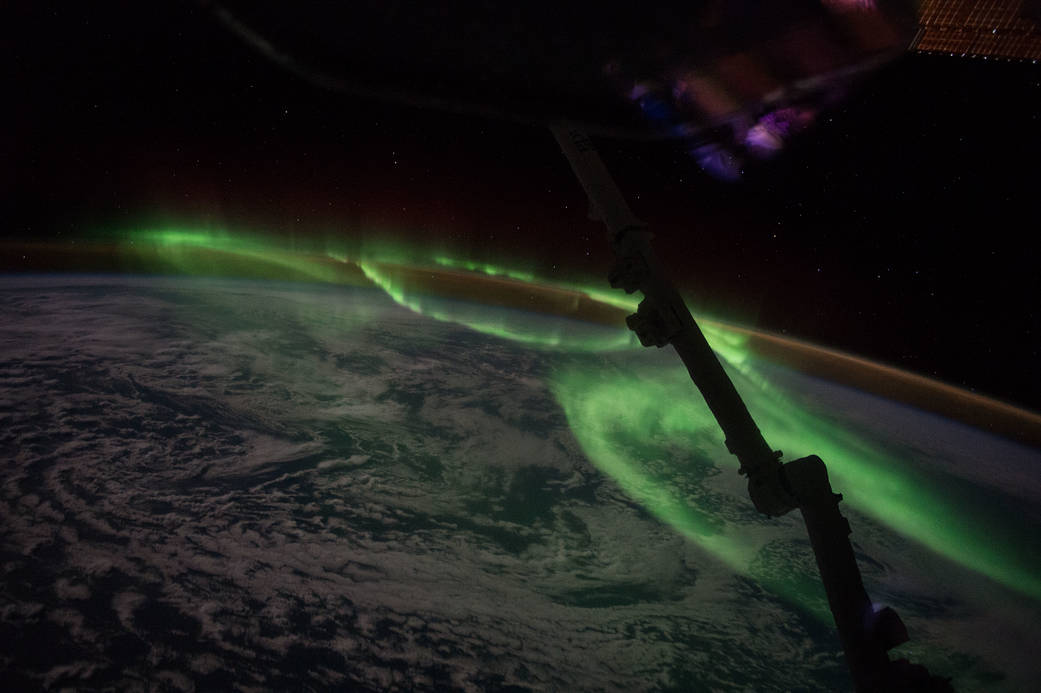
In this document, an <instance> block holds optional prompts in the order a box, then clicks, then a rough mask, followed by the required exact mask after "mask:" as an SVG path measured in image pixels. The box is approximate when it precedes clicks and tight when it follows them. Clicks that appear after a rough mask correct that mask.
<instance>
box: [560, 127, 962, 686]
mask: <svg viewBox="0 0 1041 693" xmlns="http://www.w3.org/2000/svg"><path fill="white" fill-rule="evenodd" d="M550 129H551V130H552V132H553V135H554V136H555V137H556V139H557V142H558V143H559V145H560V148H561V150H562V151H563V153H564V155H565V156H566V157H567V159H568V161H569V162H570V164H571V168H572V170H573V171H574V173H575V176H576V177H577V178H578V180H579V182H580V183H581V185H582V188H583V189H584V190H585V192H586V195H587V196H588V197H589V202H590V209H591V212H592V214H593V216H594V217H595V218H597V219H599V220H600V221H601V222H603V223H604V225H605V226H606V227H607V236H608V240H609V242H610V243H611V247H612V249H613V250H614V254H615V257H616V261H615V264H614V266H613V267H612V268H611V270H610V273H609V275H608V280H609V282H610V284H611V286H612V287H614V288H618V289H623V290H624V291H625V292H626V293H629V294H631V293H634V292H636V291H639V292H640V293H641V294H643V297H644V298H643V300H642V301H640V303H639V306H638V308H637V311H636V313H634V314H632V315H630V316H629V317H628V318H626V324H627V325H628V326H629V329H631V330H632V331H633V332H635V333H636V336H637V337H638V338H639V340H640V343H641V344H643V345H644V346H646V347H649V346H655V347H664V346H666V345H671V346H672V347H673V348H674V349H675V351H676V353H677V354H678V355H679V357H680V359H681V360H682V361H683V364H684V366H686V368H687V371H688V372H689V373H690V377H691V379H692V380H693V381H694V384H695V385H696V386H697V388H698V390H700V391H701V394H702V395H703V396H704V398H705V403H706V404H707V405H708V408H709V409H710V410H711V412H712V415H713V416H714V417H715V419H716V422H717V423H718V424H719V426H720V428H721V429H723V433H724V435H725V436H726V448H727V450H728V451H729V452H730V453H731V454H733V455H735V456H736V457H737V459H738V461H739V463H740V468H739V470H738V471H739V473H741V474H743V475H745V476H747V477H748V495H749V496H750V497H751V499H752V503H753V504H754V505H755V507H756V509H757V510H758V511H759V512H761V513H763V514H764V515H767V516H770V517H777V516H780V515H784V514H786V513H788V512H790V511H792V510H795V509H796V508H798V510H799V512H800V513H801V514H802V517H803V519H804V520H805V522H806V530H807V533H808V534H809V538H810V544H811V546H812V548H813V553H814V556H815V558H816V561H817V567H818V569H819V571H820V576H821V581H822V582H823V584H824V590H825V593H826V594H827V598H828V605H829V606H830V608H831V613H832V615H833V616H834V618H835V626H836V629H837V630H838V635H839V640H840V641H841V643H842V649H843V651H844V653H845V658H846V664H847V666H848V667H849V671H850V674H851V676H852V679H853V684H854V689H855V690H856V691H857V692H858V693H865V692H871V693H874V692H891V691H892V692H896V691H937V692H939V691H953V687H952V686H951V684H950V681H949V680H948V679H946V678H942V677H939V676H934V675H932V674H930V673H929V671H928V670H927V669H926V668H925V667H923V666H921V665H916V664H912V663H910V662H908V661H907V660H905V659H896V660H891V659H890V658H889V654H888V652H889V650H890V649H892V648H893V647H895V646H897V645H899V644H902V643H904V642H907V641H908V639H909V638H908V633H907V629H906V628H905V626H904V624H903V622H902V621H901V620H900V617H899V616H898V615H897V613H896V612H895V611H894V610H893V609H892V608H890V607H884V608H881V609H878V610H876V608H875V607H874V605H873V604H872V602H871V599H870V598H869V597H868V594H867V591H866V590H865V589H864V583H863V580H862V579H861V576H860V569H859V568H858V567H857V561H856V557H855V555H854V553H853V546H852V544H851V542H850V538H849V537H850V534H851V528H850V525H849V522H848V521H847V520H846V518H845V517H844V516H843V515H842V512H841V511H840V510H839V503H840V501H842V495H841V494H838V493H835V492H834V491H833V490H832V487H831V483H830V482H829V480H828V470H827V467H826V465H825V464H824V461H823V460H821V458H820V457H818V456H816V455H810V456H808V457H803V458H800V459H796V460H791V461H789V462H782V461H781V458H782V453H781V451H780V450H773V449H772V448H771V447H770V446H769V445H768V444H767V442H766V439H765V438H764V437H763V434H762V433H761V432H760V431H759V427H758V426H757V425H756V423H755V421H754V420H753V419H752V416H751V414H750V413H749V411H748V408H747V407H746V406H745V403H744V401H743V400H742V399H741V395H740V394H738V392H737V389H736V388H735V387H734V384H733V382H732V381H731V380H730V377H729V376H728V375H727V374H726V372H725V371H724V370H723V367H722V365H721V364H720V362H719V359H718V358H716V355H715V353H714V352H713V351H712V348H711V347H710V346H709V344H708V341H707V340H706V339H705V336H704V334H703V333H702V332H701V329H700V328H699V327H698V324H697V323H696V322H695V320H694V317H693V316H692V315H691V313H690V310H689V309H688V308H687V306H686V304H685V303H684V301H683V298H682V297H681V296H680V294H679V292H678V291H677V290H676V287H675V286H674V285H673V284H672V282H671V281H670V280H669V278H668V277H667V276H666V274H665V272H664V271H663V269H662V266H661V264H660V263H659V262H658V261H657V259H656V258H655V255H654V253H653V252H652V250H651V246H650V243H649V241H650V239H651V236H652V234H651V233H650V232H649V231H648V230H647V225H646V224H644V223H643V222H642V221H640V220H639V219H637V218H636V217H635V216H634V215H633V213H632V211H631V210H630V209H629V206H628V204H627V203H626V201H625V198H624V197H623V196H622V193H621V191H620V190H619V188H618V186H617V185H616V184H615V182H614V179H613V178H612V177H611V175H610V173H609V172H608V170H607V167H606V166H605V165H604V163H603V160H602V159H601V158H600V155H599V154H598V153H597V150H596V148H595V147H594V145H593V142H592V140H591V139H590V137H589V136H588V135H587V134H586V133H585V132H584V131H583V130H582V129H581V128H579V127H577V126H575V125H569V124H568V123H566V122H561V123H556V124H553V125H551V126H550Z"/></svg>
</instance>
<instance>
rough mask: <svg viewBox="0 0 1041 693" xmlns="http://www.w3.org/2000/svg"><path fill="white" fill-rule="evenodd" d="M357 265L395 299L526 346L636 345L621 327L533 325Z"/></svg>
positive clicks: (513, 313) (375, 266) (523, 316)
mask: <svg viewBox="0 0 1041 693" xmlns="http://www.w3.org/2000/svg"><path fill="white" fill-rule="evenodd" d="M358 266H359V267H360V268H361V269H362V271H363V272H364V273H365V276H366V277H368V278H369V279H370V280H371V281H372V283H374V284H375V285H376V286H378V287H380V288H381V289H383V290H384V291H386V292H387V295H388V296H390V297H391V298H393V299H394V301H395V302H396V303H398V304H399V305H401V306H404V307H406V308H408V309H409V310H412V311H414V312H416V313H419V314H421V315H425V316H426V317H429V318H433V319H435V320H439V321H441V322H451V323H456V324H458V325H462V326H465V327H467V328H469V329H471V330H474V331H475V332H480V333H481V334H486V335H490V336H493V337H498V338H500V339H507V340H510V341H513V342H519V343H521V344H525V345H527V346H531V347H536V348H541V349H553V350H562V351H569V352H576V351H578V352H582V351H616V350H619V349H634V348H637V347H638V346H639V343H638V342H637V340H636V337H635V336H634V335H633V334H632V333H631V332H629V331H628V330H626V329H624V328H609V327H600V326H588V327H584V328H579V327H578V326H577V325H576V324H575V323H574V322H572V321H568V320H560V319H558V323H559V324H558V327H557V328H556V329H546V325H545V324H544V323H545V322H546V321H550V322H552V320H551V319H549V318H547V319H546V321H543V324H539V325H535V323H533V321H532V320H531V316H530V315H529V314H527V313H524V312H522V311H519V310H509V309H503V308H495V307H485V306H481V305H478V304H476V303H469V302H460V301H447V300H443V299H438V298H436V297H432V296H429V295H424V294H422V293H420V292H416V291H410V290H409V287H408V286H407V285H406V284H405V283H403V282H398V281H396V280H395V277H394V273H393V271H388V269H387V268H385V267H382V266H381V265H380V264H379V263H376V262H368V261H364V260H363V261H360V262H358Z"/></svg>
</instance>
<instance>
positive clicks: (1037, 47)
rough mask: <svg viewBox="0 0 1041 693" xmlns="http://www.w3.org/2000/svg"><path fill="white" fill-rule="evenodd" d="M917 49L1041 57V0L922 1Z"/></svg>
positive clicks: (997, 56)
mask: <svg viewBox="0 0 1041 693" xmlns="http://www.w3.org/2000/svg"><path fill="white" fill-rule="evenodd" d="M918 23H919V28H918V33H917V34H916V35H915V38H914V40H913V41H912V42H911V50H916V51H921V52H927V53H949V54H952V55H964V56H977V57H988V58H989V57H994V58H1008V59H1018V60H1038V59H1041V0H982V1H981V0H922V1H921V3H920V5H919V19H918Z"/></svg>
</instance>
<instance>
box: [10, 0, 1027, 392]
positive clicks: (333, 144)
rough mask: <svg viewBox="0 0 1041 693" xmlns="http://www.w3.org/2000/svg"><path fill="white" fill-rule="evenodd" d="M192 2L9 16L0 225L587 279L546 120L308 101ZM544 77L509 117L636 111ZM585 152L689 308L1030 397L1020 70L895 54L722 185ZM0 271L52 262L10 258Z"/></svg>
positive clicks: (387, 66)
mask: <svg viewBox="0 0 1041 693" xmlns="http://www.w3.org/2000/svg"><path fill="white" fill-rule="evenodd" d="M204 4H205V3H203V4H201V5H200V4H193V3H148V4H147V7H144V6H143V5H141V4H133V3H106V4H101V5H92V6H91V7H90V8H89V9H87V8H81V7H74V6H58V7H44V6H42V5H41V4H39V3H15V4H14V5H12V6H10V7H9V8H8V9H7V10H5V13H6V14H8V15H9V19H10V21H4V22H2V24H3V25H4V28H3V29H0V32H2V33H3V38H2V41H0V44H2V46H3V48H2V50H3V51H4V53H5V60H4V63H5V65H7V66H8V69H7V70H5V73H4V77H3V79H4V82H5V86H6V88H5V89H4V93H5V94H6V95H7V98H6V99H5V101H6V102H7V104H6V106H5V107H4V109H3V115H2V116H0V117H2V118H3V123H4V126H3V128H0V158H2V160H3V162H4V163H3V165H0V176H2V178H0V183H2V185H3V188H4V190H5V191H6V194H5V195H4V196H3V199H2V200H0V204H2V205H3V215H4V216H3V218H4V219H5V224H4V229H3V235H4V236H5V237H6V238H7V239H8V240H18V241H26V240H29V241H33V242H47V243H61V244H67V243H72V242H74V241H78V242H85V241H86V240H87V239H89V238H90V237H91V236H92V234H97V233H99V232H102V231H108V230H112V229H132V228H146V227H156V226H168V225H171V224H173V225H177V226H179V227H186V228H190V227H200V228H228V229H232V230H237V231H254V230H255V231H263V232H267V233H275V234H285V235H288V236H294V237H295V236H302V237H307V236H316V235H320V234H329V233H343V234H362V235H366V236H369V237H378V238H386V239H394V240H396V241H400V242H403V243H413V244H420V245H427V246H430V247H436V248H438V249H442V250H446V251H448V252H450V253H452V254H454V255H457V256H465V257H467V258H470V259H479V260H484V261H493V262H496V263H499V264H504V265H511V264H513V265H516V266H520V267H525V268H529V269H533V270H535V272H536V273H537V274H539V275H540V276H545V277H546V278H547V279H568V280H582V281H588V282H604V283H605V284H606V281H605V280H604V279H603V278H604V277H605V275H606V271H607V269H608V267H609V266H610V263H611V256H610V251H609V248H608V246H607V244H606V242H605V239H604V236H603V230H602V228H601V227H600V225H599V224H598V223H595V222H592V221H590V220H589V219H588V218H587V209H588V205H587V203H586V201H585V199H584V196H583V194H582V192H581V190H580V188H579V187H578V185H577V183H576V181H575V180H574V178H573V177H572V175H571V172H570V169H569V168H568V165H567V162H566V161H565V160H564V158H563V157H562V155H561V154H560V152H559V150H558V149H557V147H556V144H555V142H554V140H553V138H552V136H551V135H550V134H549V132H548V131H546V130H545V129H543V128H541V127H539V126H537V125H533V124H531V123H524V122H511V121H510V120H508V119H507V120H504V119H495V118H483V117H478V116H476V115H473V114H469V115H467V114H462V115H460V114H453V113H447V112H438V111H431V110H429V109H421V108H416V107H408V106H403V105H400V104H388V103H385V102H378V101H373V100H371V99H365V98H359V97H351V96H348V95H344V94H336V93H330V92H328V91H323V90H321V89H317V88H315V87H314V86H313V85H310V84H308V83H306V82H305V81H304V80H301V79H299V78H298V77H295V76H293V75H291V74H289V73H287V72H285V71H283V70H280V69H278V68H277V67H275V66H273V65H272V64H271V63H270V62H269V61H268V60H266V59H265V58H264V57H262V56H260V55H258V54H257V53H256V52H255V51H253V50H251V49H250V48H248V47H247V46H245V45H244V44H243V43H242V42H241V41H239V40H238V39H237V38H236V37H234V36H232V35H231V34H230V33H229V32H228V31H227V30H226V28H225V27H222V26H220V25H219V24H218V23H217V22H215V21H214V20H213V18H212V16H211V15H210V14H209V13H208V12H207V11H206V9H205V8H204V7H202V5H204ZM665 19H667V18H662V17H649V18H648V20H647V22H646V26H642V27H641V28H640V33H639V41H643V42H647V41H653V39H654V36H655V34H654V31H653V28H654V27H655V26H665V25H666V24H667V22H666V21H665ZM502 21H503V22H506V23H507V24H508V23H509V22H510V21H511V19H510V18H509V17H506V18H503V20H502ZM517 21H520V20H517ZM603 21H604V22H610V21H612V20H611V19H610V18H608V19H605V20H603ZM435 28H436V27H435ZM432 30H433V29H432ZM355 32H356V33H357V32H358V30H357V29H356V30H355ZM753 33H754V32H753ZM565 38H566V37H565ZM523 45H524V44H523V42H519V43H518V46H519V47H518V48H517V51H518V55H519V57H518V58H517V60H518V61H521V62H523V60H524V57H525V56H524V52H523ZM640 45H645V44H640ZM605 50H606V49H605ZM406 53H407V52H406ZM576 54H577V53H575V52H568V51H567V50H563V52H562V53H561V55H562V56H563V57H562V59H563V60H567V59H569V58H573V57H574V56H575V55H576ZM387 55H395V53H394V52H393V51H391V50H390V49H389V48H388V49H387V50H385V51H383V52H381V53H379V56H378V57H379V60H374V63H373V64H372V65H368V66H366V68H365V78H366V80H367V81H366V83H367V84H369V85H371V86H372V87H373V88H382V87H384V86H394V85H399V84H401V80H402V79H408V78H409V77H408V76H409V74H410V73H409V72H408V70H409V66H410V65H412V64H413V63H412V62H410V61H409V60H408V59H405V58H396V59H393V60H391V59H390V58H387V57H386V56H387ZM605 55H607V53H605ZM406 57H407V56H406ZM538 57H539V58H540V59H544V57H545V56H538ZM380 60H382V61H383V62H379V61H380ZM531 60H532V64H533V65H541V64H542V63H541V62H539V61H537V60H535V58H531ZM388 61H389V62H388ZM459 61H460V62H455V63H453V62H452V61H451V60H445V61H442V62H441V63H439V64H438V65H437V66H436V67H437V69H438V70H440V71H442V72H443V71H446V70H447V71H449V72H450V71H452V70H456V73H453V74H455V77H454V78H453V79H452V80H446V82H445V84H446V85H448V86H446V89H447V88H451V89H454V90H456V92H458V91H459V89H460V88H461V87H460V85H464V86H469V87H470V92H469V94H468V97H470V98H472V99H473V100H474V101H477V102H480V101H481V100H482V99H486V100H488V99H498V98H499V96H498V94H499V91H501V84H499V83H496V81H495V80H494V79H490V78H488V76H487V75H485V74H483V73H482V71H481V67H482V66H481V65H478V64H474V63H473V62H467V58H466V57H465V55H464V57H463V58H459ZM351 69H358V68H357V66H356V65H353V66H351ZM431 69H432V68H431V67H430V66H429V65H427V66H425V67H423V68H422V69H420V67H416V68H415V74H414V75H413V76H412V77H411V78H412V79H417V78H416V77H415V75H419V76H420V78H424V79H425V78H426V77H428V75H427V73H426V72H429V71H430V70H431ZM424 70H425V71H426V72H424ZM544 72H545V71H541V72H540V71H539V70H532V71H531V74H530V80H529V81H528V82H527V83H526V87H525V89H523V90H520V91H518V92H516V93H514V94H512V97H513V98H512V101H510V103H517V104H521V106H518V108H522V109H527V110H525V112H526V113H527V112H529V111H532V110H537V111H538V112H539V113H544V112H546V109H547V108H551V107H552V106H550V107H547V106H546V105H545V104H542V103H540V104H539V105H538V107H537V109H536V108H535V107H532V108H531V109H528V107H527V106H526V105H525V104H527V103H528V101H530V100H531V99H536V98H537V97H536V96H533V95H537V94H539V93H540V89H543V88H544V89H545V90H547V93H550V92H552V93H558V92H561V91H564V92H568V93H571V92H574V93H575V94H576V96H575V98H574V103H571V102H569V103H562V104H561V105H560V108H561V109H562V110H564V111H566V112H568V113H570V112H571V109H575V108H580V110H581V117H582V118H585V119H592V120H598V119H600V120H603V121H604V122H619V119H622V120H624V125H625V127H633V124H634V123H636V124H637V125H638V124H639V122H640V121H639V114H638V113H637V114H629V112H628V111H626V110H625V109H627V108H628V109H630V110H631V109H632V104H631V103H626V102H625V99H623V98H619V101H618V105H617V108H616V107H615V106H610V107H608V106H603V107H601V101H602V99H603V95H602V94H601V93H600V92H596V93H594V92H593V91H588V92H584V91H582V89H583V88H585V87H584V86H583V84H584V83H580V82H579V81H578V80H577V79H575V78H567V77H561V76H560V75H559V74H551V73H549V72H545V74H544ZM402 75H404V77H403V76H402ZM492 77H494V75H492ZM569 79H570V80H571V81H569ZM553 90H556V91H553ZM569 90H570V91H569ZM576 90H577V91H576ZM583 96H587V97H588V98H586V99H585V100H584V101H583ZM496 103H498V104H500V105H501V103H502V100H501V99H499V101H497V102H496ZM576 104H579V105H578V106H576ZM619 114H621V115H619ZM630 115H631V117H630ZM600 116H602V118H601V117H600ZM517 120H523V118H520V119H517ZM597 144H598V146H599V148H600V151H601V153H602V155H603V158H604V159H605V161H606V163H607V165H608V167H609V168H610V170H611V171H612V172H613V173H614V175H615V177H616V179H617V181H618V183H619V185H620V187H621V189H622V190H623V191H624V192H625V193H626V194H627V196H628V197H629V200H630V203H631V205H632V208H633V210H634V211H635V213H636V214H637V216H639V217H640V218H642V219H644V220H646V221H647V222H648V224H649V225H650V228H651V230H652V231H653V232H654V233H655V234H656V238H655V241H654V243H655V248H656V250H657V251H658V253H659V254H660V255H661V256H662V257H663V258H664V259H665V262H666V265H667V268H668V270H669V271H670V272H671V273H672V275H673V276H674V277H675V278H676V280H677V282H678V283H679V284H680V285H681V287H682V288H683V290H684V292H685V294H686V295H688V296H690V297H691V302H692V304H693V305H692V307H693V308H695V309H697V310H701V311H703V312H706V313H709V314H713V315H716V316H720V317H727V318H730V319H732V320H735V321H737V322H741V323H744V324H748V325H753V326H757V327H760V328H763V329H767V330H771V331H776V332H782V333H785V334H789V335H792V336H797V337H801V338H805V339H808V340H810V341H813V342H815V343H820V344H825V345H829V346H833V347H837V348H840V349H844V350H847V351H852V352H856V353H859V354H863V355H866V356H869V357H871V358H874V359H877V360H880V361H883V362H886V363H890V364H893V365H896V366H900V367H903V368H908V369H911V370H914V371H917V372H920V373H923V374H927V375H932V376H935V377H937V378H940V379H942V380H945V381H947V382H951V383H954V384H958V385H961V386H964V387H968V388H971V389H973V390H975V391H977V392H981V393H984V394H989V395H993V396H996V397H999V398H1002V399H1006V400H1010V401H1013V402H1016V403H1019V404H1022V405H1026V406H1028V407H1030V408H1033V409H1034V410H1041V393H1039V390H1041V388H1038V387H1037V384H1038V383H1039V382H1041V365H1039V364H1041V310H1039V307H1038V296H1041V278H1039V277H1041V271H1039V268H1041V242H1039V241H1038V238H1037V231H1038V229H1041V205H1039V204H1038V192H1037V191H1038V190H1039V189H1041V188H1039V186H1041V173H1039V172H1038V169H1037V162H1038V161H1039V160H1041V67H1039V66H1038V65H1035V64H1030V63H1008V62H995V61H984V60H972V59H955V58H950V57H946V56H927V55H911V54H908V55H905V56H903V57H902V58H899V59H897V60H895V61H894V62H891V63H889V64H888V65H886V66H884V67H882V68H881V69H879V70H877V71H875V72H873V73H872V74H871V75H870V76H868V77H866V78H864V79H863V81H862V82H861V83H859V84H858V85H857V86H856V87H855V88H853V89H851V90H850V93H849V94H848V95H846V96H845V98H843V99H841V100H839V101H837V102H835V103H832V104H829V105H828V106H827V107H826V108H825V109H824V110H822V111H821V113H820V114H819V116H818V118H817V122H816V123H815V125H814V126H813V127H811V128H810V129H808V130H807V131H806V132H805V133H802V134H800V135H798V136H796V137H795V138H794V139H793V140H792V141H791V142H790V143H789V145H788V146H787V148H786V149H785V150H784V151H783V152H781V153H780V154H779V155H777V156H775V157H774V158H772V159H770V160H768V161H760V162H750V163H749V165H748V166H747V167H746V170H745V174H744V176H743V178H742V179H741V180H740V181H738V182H735V183H730V182H725V181H721V180H719V179H717V178H714V177H712V176H710V175H708V174H706V173H705V172H704V171H703V170H702V169H701V168H700V167H699V165H698V163H697V162H696V161H695V160H694V159H693V158H692V157H691V156H690V155H689V154H688V153H687V151H686V150H685V149H684V147H682V146H678V145H677V144H676V142H674V141H656V142H655V141H641V140H636V139H622V140H618V139H599V140H597ZM0 266H2V267H3V268H4V269H6V270H16V271H27V270H28V271H32V270H37V269H48V268H41V267H38V266H35V265H34V264H33V261H32V258H31V257H25V258H23V257H22V256H21V255H19V256H14V255H11V254H10V253H7V257H4V258H3V262H2V265H0Z"/></svg>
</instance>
